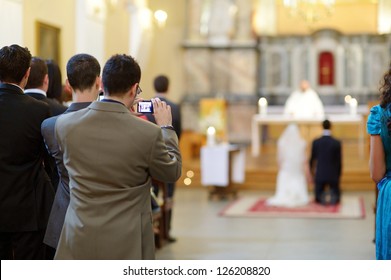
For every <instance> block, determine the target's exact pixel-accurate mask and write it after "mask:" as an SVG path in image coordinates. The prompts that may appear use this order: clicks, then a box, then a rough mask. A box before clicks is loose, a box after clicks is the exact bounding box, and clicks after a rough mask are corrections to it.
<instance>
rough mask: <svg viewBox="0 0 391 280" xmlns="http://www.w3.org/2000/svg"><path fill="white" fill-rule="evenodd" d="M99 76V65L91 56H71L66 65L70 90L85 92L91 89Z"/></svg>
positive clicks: (83, 54) (82, 54)
mask: <svg viewBox="0 0 391 280" xmlns="http://www.w3.org/2000/svg"><path fill="white" fill-rule="evenodd" d="M99 76H100V65H99V62H98V60H97V59H96V58H95V57H93V56H92V55H89V54H85V53H81V54H76V55H74V56H72V57H71V58H70V59H69V60H68V63H67V77H68V81H69V84H70V85H71V87H72V88H74V89H78V90H81V91H83V90H86V89H89V88H91V87H92V86H93V85H94V84H95V81H96V77H99Z"/></svg>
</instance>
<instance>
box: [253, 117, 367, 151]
mask: <svg viewBox="0 0 391 280" xmlns="http://www.w3.org/2000/svg"><path fill="white" fill-rule="evenodd" d="M327 119H328V120H329V121H330V122H331V124H332V126H337V125H339V124H345V125H352V126H355V127H356V129H357V133H358V153H359V156H362V155H364V142H365V141H364V140H365V139H364V119H363V116H362V115H361V114H328V115H327ZM323 121H324V118H320V117H313V118H310V119H309V118H292V117H290V116H286V115H282V114H279V115H260V114H256V115H253V117H252V123H251V154H252V156H253V157H257V156H259V155H260V154H261V152H262V139H263V135H262V134H263V129H262V128H263V127H264V126H267V125H273V124H279V125H288V124H290V123H296V124H298V125H299V126H304V127H307V128H308V129H309V128H310V127H313V126H316V127H320V126H321V124H322V122H323ZM319 136H320V135H319ZM306 140H307V141H308V140H309V139H306Z"/></svg>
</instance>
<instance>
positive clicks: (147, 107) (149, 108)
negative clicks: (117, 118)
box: [137, 100, 153, 114]
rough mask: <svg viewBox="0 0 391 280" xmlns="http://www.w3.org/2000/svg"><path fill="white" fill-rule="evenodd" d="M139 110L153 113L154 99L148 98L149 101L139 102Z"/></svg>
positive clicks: (139, 111)
mask: <svg viewBox="0 0 391 280" xmlns="http://www.w3.org/2000/svg"><path fill="white" fill-rule="evenodd" d="M137 112H138V113H147V114H148V113H149V114H151V113H153V105H152V101H151V100H147V101H140V102H139V103H138V104H137Z"/></svg>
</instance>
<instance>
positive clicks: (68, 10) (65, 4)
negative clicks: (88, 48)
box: [23, 0, 76, 79]
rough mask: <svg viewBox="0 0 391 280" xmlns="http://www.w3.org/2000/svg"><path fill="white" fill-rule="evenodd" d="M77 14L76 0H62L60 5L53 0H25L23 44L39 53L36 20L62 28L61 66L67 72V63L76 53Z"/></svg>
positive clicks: (34, 53)
mask: <svg viewBox="0 0 391 280" xmlns="http://www.w3.org/2000/svg"><path fill="white" fill-rule="evenodd" d="M75 15H76V14H75V3H74V1H61V4H60V5H59V2H58V1H52V0H40V1H31V0H27V1H26V0H25V1H23V44H24V45H26V46H27V47H28V48H29V49H30V51H31V53H32V54H33V55H37V51H36V47H37V46H36V29H35V28H36V25H35V24H36V21H40V22H43V23H46V24H49V25H52V26H55V27H57V28H60V29H61V33H60V48H61V49H60V67H61V71H62V72H63V73H65V64H66V62H67V60H68V59H69V58H70V57H71V56H72V55H74V53H75ZM64 76H65V75H64V74H63V79H64Z"/></svg>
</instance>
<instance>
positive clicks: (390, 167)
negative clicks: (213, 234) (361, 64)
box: [367, 64, 391, 260]
mask: <svg viewBox="0 0 391 280" xmlns="http://www.w3.org/2000/svg"><path fill="white" fill-rule="evenodd" d="M380 93H381V97H380V104H379V105H376V106H374V107H372V108H371V111H370V114H369V117H368V122H367V131H368V134H370V135H371V140H370V160H369V168H370V173H371V178H372V179H373V181H375V182H376V184H377V188H378V190H379V193H378V198H377V207H376V259H378V260H390V259H391V64H390V67H389V69H388V71H387V73H386V74H385V75H384V78H383V82H382V86H381V88H380Z"/></svg>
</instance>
